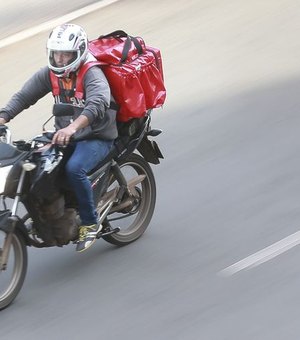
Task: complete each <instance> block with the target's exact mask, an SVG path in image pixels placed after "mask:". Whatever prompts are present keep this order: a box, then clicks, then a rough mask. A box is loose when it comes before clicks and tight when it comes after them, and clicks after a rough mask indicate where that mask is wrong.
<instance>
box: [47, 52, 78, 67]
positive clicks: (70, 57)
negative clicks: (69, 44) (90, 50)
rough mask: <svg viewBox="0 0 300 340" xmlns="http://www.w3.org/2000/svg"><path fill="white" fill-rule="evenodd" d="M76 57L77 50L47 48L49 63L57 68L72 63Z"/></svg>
mask: <svg viewBox="0 0 300 340" xmlns="http://www.w3.org/2000/svg"><path fill="white" fill-rule="evenodd" d="M77 58H78V51H57V50H49V64H50V65H51V66H52V67H54V68H57V69H61V70H64V69H65V68H66V67H68V66H69V65H72V63H74V61H76V60H77Z"/></svg>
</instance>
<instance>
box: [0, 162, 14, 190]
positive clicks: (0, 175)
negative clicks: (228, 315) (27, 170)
mask: <svg viewBox="0 0 300 340" xmlns="http://www.w3.org/2000/svg"><path fill="white" fill-rule="evenodd" d="M12 167H13V166H12V165H9V166H4V167H3V168H0V194H3V193H4V188H5V183H6V179H7V176H8V174H9V172H10V170H11V168H12Z"/></svg>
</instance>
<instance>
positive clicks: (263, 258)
mask: <svg viewBox="0 0 300 340" xmlns="http://www.w3.org/2000/svg"><path fill="white" fill-rule="evenodd" d="M298 244H300V231H297V232H296V233H294V234H292V235H290V236H288V237H286V238H284V239H282V240H280V241H278V242H276V243H273V244H272V245H270V246H269V247H267V248H264V249H262V250H260V251H258V252H257V253H254V254H253V255H250V256H248V257H246V258H245V259H243V260H241V261H239V262H236V263H234V264H233V265H231V266H229V267H227V268H225V269H223V270H221V271H220V272H219V274H221V275H222V276H231V275H234V274H236V273H238V272H240V271H241V270H244V269H250V268H253V267H256V266H259V265H260V264H262V263H264V262H267V261H269V260H271V259H273V258H274V257H276V256H278V255H280V254H282V253H284V252H286V251H288V250H289V249H291V248H293V247H295V246H297V245H298Z"/></svg>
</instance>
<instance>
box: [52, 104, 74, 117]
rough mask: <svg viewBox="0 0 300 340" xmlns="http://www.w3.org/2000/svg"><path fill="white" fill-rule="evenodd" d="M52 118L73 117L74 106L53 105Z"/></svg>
mask: <svg viewBox="0 0 300 340" xmlns="http://www.w3.org/2000/svg"><path fill="white" fill-rule="evenodd" d="M52 113H53V116H55V117H63V116H73V115H74V106H73V105H71V104H65V103H63V104H61V103H59V104H54V105H53V112H52Z"/></svg>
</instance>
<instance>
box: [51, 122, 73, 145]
mask: <svg viewBox="0 0 300 340" xmlns="http://www.w3.org/2000/svg"><path fill="white" fill-rule="evenodd" d="M75 132H76V130H75V129H74V128H73V127H72V126H70V125H69V126H67V127H65V128H64V129H60V130H58V131H57V132H56V133H55V135H54V136H53V138H52V144H59V145H68V144H69V142H70V138H71V137H72V135H73V134H74V133H75Z"/></svg>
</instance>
